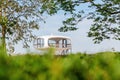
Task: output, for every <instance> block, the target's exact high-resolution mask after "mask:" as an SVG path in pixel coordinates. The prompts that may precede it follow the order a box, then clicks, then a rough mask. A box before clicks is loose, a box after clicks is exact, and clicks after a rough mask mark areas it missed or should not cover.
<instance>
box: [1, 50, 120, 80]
mask: <svg viewBox="0 0 120 80" xmlns="http://www.w3.org/2000/svg"><path fill="white" fill-rule="evenodd" d="M51 53H54V51H53V50H50V51H49V52H46V54H45V55H31V54H26V55H17V56H6V57H5V56H3V55H2V56H1V55H0V80H120V77H119V76H120V69H119V67H120V57H119V56H120V54H119V53H117V52H116V53H113V52H102V53H96V54H92V55H90V54H82V53H78V54H70V55H67V56H54V55H53V54H51ZM0 54H2V50H0Z"/></svg>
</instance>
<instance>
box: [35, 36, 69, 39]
mask: <svg viewBox="0 0 120 80" xmlns="http://www.w3.org/2000/svg"><path fill="white" fill-rule="evenodd" d="M37 38H46V39H51V38H62V39H70V37H67V36H59V35H45V36H38V37H37Z"/></svg>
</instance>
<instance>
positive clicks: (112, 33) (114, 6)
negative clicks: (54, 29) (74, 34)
mask: <svg viewBox="0 0 120 80" xmlns="http://www.w3.org/2000/svg"><path fill="white" fill-rule="evenodd" d="M49 1H51V2H52V3H51V2H48V3H47V5H46V6H48V4H51V5H49V6H51V7H46V6H43V7H45V8H46V9H44V10H45V11H46V10H47V12H48V13H50V12H52V13H53V14H54V13H57V12H58V11H59V10H60V11H61V10H63V11H64V13H65V15H71V17H69V18H68V19H67V20H65V21H63V27H61V28H60V29H59V31H61V32H66V31H73V30H77V29H78V27H76V25H77V24H78V23H79V22H80V21H81V20H83V19H84V18H87V19H92V20H93V24H92V25H91V28H90V31H89V32H88V36H89V37H92V38H93V40H94V41H95V43H100V42H101V41H103V40H104V39H110V38H112V39H117V40H120V37H119V35H120V26H119V25H120V1H119V0H55V1H54V0H49ZM46 2H47V1H46ZM83 6H84V8H83ZM48 8H50V9H49V10H48Z"/></svg>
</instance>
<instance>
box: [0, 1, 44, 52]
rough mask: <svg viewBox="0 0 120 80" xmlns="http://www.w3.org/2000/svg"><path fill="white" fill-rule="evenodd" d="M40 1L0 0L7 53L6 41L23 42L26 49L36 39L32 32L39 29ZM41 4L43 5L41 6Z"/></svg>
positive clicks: (0, 23)
mask: <svg viewBox="0 0 120 80" xmlns="http://www.w3.org/2000/svg"><path fill="white" fill-rule="evenodd" d="M42 2H43V1H40V0H22V1H21V0H0V33H1V34H2V36H1V39H2V41H1V43H2V46H3V48H4V51H6V39H8V40H9V42H12V43H13V44H15V43H17V42H18V41H20V40H22V41H23V43H24V47H27V46H28V45H27V42H28V41H31V40H32V38H34V35H32V30H34V29H39V21H41V20H42V17H41V14H42V13H41V11H40V9H41V5H42ZM40 3H41V4H40Z"/></svg>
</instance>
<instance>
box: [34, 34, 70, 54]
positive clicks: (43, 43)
mask: <svg viewBox="0 0 120 80" xmlns="http://www.w3.org/2000/svg"><path fill="white" fill-rule="evenodd" d="M33 45H34V47H35V48H36V49H38V50H44V49H45V50H46V49H48V48H50V47H54V48H56V51H58V52H59V53H60V54H66V53H68V52H71V49H72V47H71V39H70V38H69V37H66V36H56V35H47V36H39V37H37V38H36V39H35V41H34V44H33Z"/></svg>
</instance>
